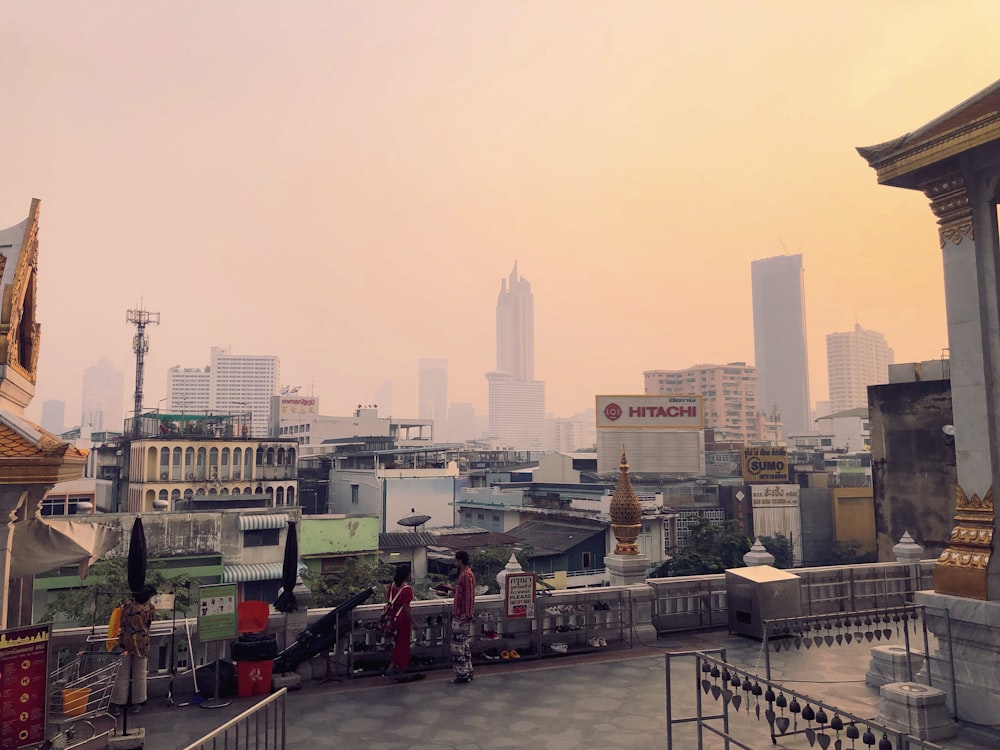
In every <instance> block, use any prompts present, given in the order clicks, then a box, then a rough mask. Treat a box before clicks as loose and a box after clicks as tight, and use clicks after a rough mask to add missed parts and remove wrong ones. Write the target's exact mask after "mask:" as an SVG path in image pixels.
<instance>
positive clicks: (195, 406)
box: [167, 365, 212, 413]
mask: <svg viewBox="0 0 1000 750" xmlns="http://www.w3.org/2000/svg"><path fill="white" fill-rule="evenodd" d="M211 382H212V374H211V372H210V371H209V368H208V367H205V368H200V367H181V366H180V365H176V366H174V367H171V368H170V369H169V370H167V409H168V410H169V411H173V412H182V413H183V412H185V411H208V410H209V409H210V408H211V404H212V386H211Z"/></svg>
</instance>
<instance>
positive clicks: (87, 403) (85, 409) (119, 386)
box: [80, 357, 125, 437]
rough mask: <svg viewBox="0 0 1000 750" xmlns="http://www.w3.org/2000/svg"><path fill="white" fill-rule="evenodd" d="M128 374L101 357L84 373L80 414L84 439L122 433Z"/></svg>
mask: <svg viewBox="0 0 1000 750" xmlns="http://www.w3.org/2000/svg"><path fill="white" fill-rule="evenodd" d="M124 395H125V374H124V373H123V372H122V371H121V370H118V369H116V368H115V366H114V365H113V364H112V363H111V360H110V359H108V358H107V357H101V358H100V359H99V360H98V361H97V364H96V365H94V366H93V367H88V368H87V369H86V370H84V371H83V398H82V403H81V406H82V408H81V413H80V435H81V437H83V436H86V437H90V435H91V434H92V433H94V432H121V431H122V430H123V429H124V427H125V423H124V420H123V419H122V402H123V399H124Z"/></svg>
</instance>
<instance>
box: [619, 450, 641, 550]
mask: <svg viewBox="0 0 1000 750" xmlns="http://www.w3.org/2000/svg"><path fill="white" fill-rule="evenodd" d="M618 472H619V473H618V484H616V485H615V492H614V494H613V495H612V496H611V531H612V532H613V533H614V535H615V540H616V541H617V544H616V545H615V554H616V555H638V554H639V545H637V544H636V539H638V538H639V531H640V530H641V529H642V508H641V506H640V505H639V498H638V497H637V496H636V494H635V490H634V489H633V488H632V480H631V479H629V476H628V461H627V460H626V458H625V446H622V462H621V465H620V466H619V467H618Z"/></svg>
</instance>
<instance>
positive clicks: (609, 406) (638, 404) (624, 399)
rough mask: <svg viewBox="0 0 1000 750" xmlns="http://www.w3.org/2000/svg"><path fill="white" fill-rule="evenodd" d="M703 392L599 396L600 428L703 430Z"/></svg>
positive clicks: (598, 415) (598, 414)
mask: <svg viewBox="0 0 1000 750" xmlns="http://www.w3.org/2000/svg"><path fill="white" fill-rule="evenodd" d="M704 426H705V412H704V405H703V404H702V398H701V396H598V397H597V427H598V429H628V430H636V429H661V430H662V429H675V430H700V429H701V428H702V427H704Z"/></svg>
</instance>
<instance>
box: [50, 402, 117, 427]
mask: <svg viewBox="0 0 1000 750" xmlns="http://www.w3.org/2000/svg"><path fill="white" fill-rule="evenodd" d="M42 429H43V430H48V431H49V432H51V433H52V434H53V435H61V434H62V433H63V432H65V431H66V402H65V401H58V400H56V399H49V400H48V401H43V402H42ZM115 429H116V430H118V429H121V427H120V426H118V427H115Z"/></svg>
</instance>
